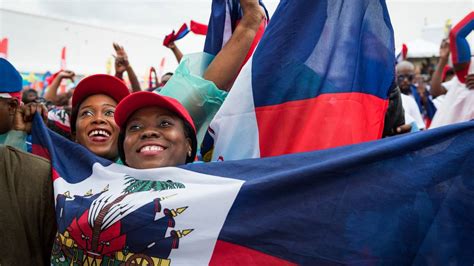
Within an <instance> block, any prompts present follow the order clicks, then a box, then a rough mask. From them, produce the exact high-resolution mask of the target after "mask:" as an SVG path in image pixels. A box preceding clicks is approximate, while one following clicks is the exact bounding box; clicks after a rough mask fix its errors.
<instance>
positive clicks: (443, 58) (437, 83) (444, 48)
mask: <svg viewBox="0 0 474 266" xmlns="http://www.w3.org/2000/svg"><path fill="white" fill-rule="evenodd" d="M448 59H449V41H448V40H447V39H445V40H443V41H442V42H441V47H440V48H439V61H438V65H437V66H436V70H435V72H434V73H433V76H432V77H431V90H430V94H431V96H433V98H436V97H438V96H440V95H443V94H446V92H447V91H446V89H445V88H444V87H443V85H441V83H442V82H443V81H442V77H443V69H444V67H445V66H446V65H447V64H448Z"/></svg>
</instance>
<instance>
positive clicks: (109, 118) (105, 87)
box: [71, 74, 130, 161]
mask: <svg viewBox="0 0 474 266" xmlns="http://www.w3.org/2000/svg"><path fill="white" fill-rule="evenodd" d="M129 94H130V92H129V91H128V88H127V86H126V85H125V84H124V83H123V82H122V81H121V80H119V79H117V78H115V77H113V76H109V75H102V74H98V75H92V76H89V77H87V78H85V79H83V80H82V81H81V82H80V83H79V84H78V85H77V87H76V89H75V90H74V94H73V96H72V114H71V132H72V136H73V139H74V140H75V141H76V142H77V143H79V144H81V145H83V146H84V147H86V148H87V149H89V150H90V151H91V152H93V153H94V154H96V155H98V156H101V157H104V158H106V159H109V160H112V161H115V160H116V159H117V158H118V151H117V138H118V134H119V128H118V126H117V124H115V120H114V113H115V107H116V106H117V104H118V103H119V102H120V101H121V100H122V99H123V98H125V97H126V96H127V95H129Z"/></svg>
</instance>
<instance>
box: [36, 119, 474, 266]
mask: <svg viewBox="0 0 474 266" xmlns="http://www.w3.org/2000/svg"><path fill="white" fill-rule="evenodd" d="M35 119H36V120H35V124H34V126H33V136H34V139H33V141H34V151H35V152H36V153H37V154H41V155H43V156H46V157H47V158H50V159H51V164H52V169H53V180H54V182H53V184H54V196H55V199H56V215H57V217H56V218H57V225H58V234H57V239H56V241H55V244H54V248H53V251H52V263H53V264H61V265H70V264H71V263H73V262H81V263H82V264H89V265H109V264H114V265H116V264H121V263H125V265H132V264H139V263H140V262H141V263H145V262H146V264H147V265H205V264H211V265H296V264H301V265H341V264H349V265H426V264H431V265H468V264H471V263H472V243H473V242H474V230H472V226H473V224H474V170H473V169H474V168H473V166H474V122H467V123H461V124H457V125H453V126H447V127H443V128H439V129H433V130H429V131H426V132H419V133H413V134H409V135H406V136H401V137H393V138H389V139H383V140H378V141H373V142H366V143H362V144H357V145H351V146H344V147H339V148H334V149H327V150H323V151H316V152H309V153H299V154H292V155H284V156H279V157H272V158H264V159H248V160H240V161H228V162H215V163H207V164H188V165H185V166H180V167H166V168H158V169H147V170H136V169H131V168H128V167H126V166H123V165H117V164H113V163H111V162H109V161H106V160H104V159H101V158H98V157H96V156H94V155H93V154H92V153H90V152H89V151H88V150H86V149H85V148H84V147H82V146H80V145H78V144H77V143H73V142H71V141H68V140H66V139H64V138H62V137H60V136H58V135H57V134H56V133H53V132H52V131H49V130H48V129H46V128H45V127H44V125H43V123H42V121H41V119H40V117H39V116H37V117H36V118H35ZM142 265H143V264H142Z"/></svg>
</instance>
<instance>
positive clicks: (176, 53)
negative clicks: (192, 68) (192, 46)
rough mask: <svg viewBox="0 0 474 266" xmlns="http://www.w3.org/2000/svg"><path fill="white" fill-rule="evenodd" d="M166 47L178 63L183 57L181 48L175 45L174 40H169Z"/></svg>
mask: <svg viewBox="0 0 474 266" xmlns="http://www.w3.org/2000/svg"><path fill="white" fill-rule="evenodd" d="M167 47H168V48H170V49H171V51H172V52H173V54H174V56H175V57H176V60H178V63H180V62H181V58H183V53H182V52H181V50H179V48H178V46H176V44H175V43H174V42H170V43H169V44H168V46H167Z"/></svg>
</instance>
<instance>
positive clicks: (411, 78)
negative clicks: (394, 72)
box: [397, 74, 415, 82]
mask: <svg viewBox="0 0 474 266" xmlns="http://www.w3.org/2000/svg"><path fill="white" fill-rule="evenodd" d="M414 77H415V76H414V75H411V74H409V75H398V76H397V79H398V81H400V82H401V81H404V80H405V79H407V80H408V81H410V82H412V81H413V78H414Z"/></svg>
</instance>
